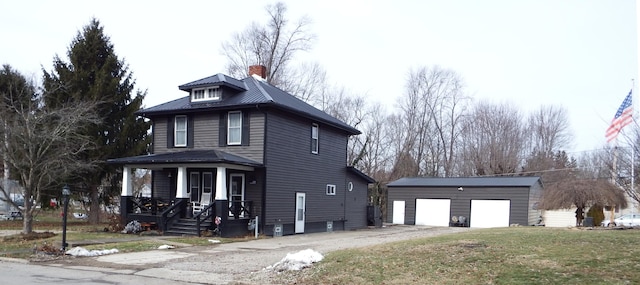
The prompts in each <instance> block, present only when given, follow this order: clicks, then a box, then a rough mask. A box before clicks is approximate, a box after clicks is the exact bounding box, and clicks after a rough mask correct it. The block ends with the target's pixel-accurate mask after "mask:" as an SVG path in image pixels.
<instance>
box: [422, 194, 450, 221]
mask: <svg viewBox="0 0 640 285" xmlns="http://www.w3.org/2000/svg"><path fill="white" fill-rule="evenodd" d="M449 213H451V199H416V225H423V226H435V227H448V226H449Z"/></svg>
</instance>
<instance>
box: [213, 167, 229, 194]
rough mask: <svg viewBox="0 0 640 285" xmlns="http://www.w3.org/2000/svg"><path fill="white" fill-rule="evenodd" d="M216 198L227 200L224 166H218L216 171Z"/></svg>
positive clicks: (225, 170) (225, 169)
mask: <svg viewBox="0 0 640 285" xmlns="http://www.w3.org/2000/svg"><path fill="white" fill-rule="evenodd" d="M216 200H227V168H226V167H218V168H217V171H216Z"/></svg>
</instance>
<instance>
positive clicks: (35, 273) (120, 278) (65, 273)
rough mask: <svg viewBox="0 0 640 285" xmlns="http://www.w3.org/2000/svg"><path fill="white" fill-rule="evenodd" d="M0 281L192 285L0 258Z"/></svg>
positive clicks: (8, 282)
mask: <svg viewBox="0 0 640 285" xmlns="http://www.w3.org/2000/svg"><path fill="white" fill-rule="evenodd" d="M0 276H2V277H1V278H0V280H1V281H0V283H1V284H16V285H17V284H83V285H85V284H86V285H94V284H95V285H105V284H154V285H165V284H166V285H169V284H171V285H173V284H176V285H182V284H194V283H190V282H182V281H175V280H167V279H161V278H156V277H147V276H138V275H134V274H133V272H123V271H120V272H119V271H118V270H109V268H90V267H87V268H84V269H72V268H64V267H61V266H47V265H37V264H26V263H20V262H7V261H0Z"/></svg>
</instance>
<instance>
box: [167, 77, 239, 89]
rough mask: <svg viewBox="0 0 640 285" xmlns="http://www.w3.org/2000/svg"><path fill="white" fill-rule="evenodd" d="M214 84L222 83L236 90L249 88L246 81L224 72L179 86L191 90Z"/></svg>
mask: <svg viewBox="0 0 640 285" xmlns="http://www.w3.org/2000/svg"><path fill="white" fill-rule="evenodd" d="M213 85H222V86H227V87H231V88H233V89H236V90H241V91H244V90H247V88H246V87H245V86H244V83H243V82H242V81H240V80H238V79H235V78H233V77H231V76H227V75H224V74H222V73H218V74H216V75H212V76H209V77H205V78H202V79H198V80H196V81H192V82H189V83H185V84H182V85H180V86H178V88H179V89H180V90H182V91H191V89H193V88H198V87H205V86H213Z"/></svg>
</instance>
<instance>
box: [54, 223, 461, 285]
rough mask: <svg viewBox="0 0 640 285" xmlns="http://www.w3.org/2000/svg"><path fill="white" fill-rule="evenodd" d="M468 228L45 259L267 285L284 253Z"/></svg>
mask: <svg viewBox="0 0 640 285" xmlns="http://www.w3.org/2000/svg"><path fill="white" fill-rule="evenodd" d="M469 230H471V229H469V228H433V227H426V226H405V225H393V226H386V227H383V228H376V229H363V230H357V231H337V232H327V233H315V234H302V235H292V236H284V237H276V238H263V239H258V240H249V241H246V242H235V243H227V244H215V245H213V244H212V245H211V246H185V247H177V248H175V249H169V250H151V251H144V252H135V253H119V254H113V255H105V256H100V257H78V258H66V259H62V260H55V261H50V262H47V263H43V265H49V266H62V267H65V268H68V269H77V270H87V271H108V272H110V273H111V274H130V275H136V276H147V277H155V278H161V279H166V280H175V281H182V282H192V283H198V284H268V283H271V277H272V276H273V275H274V274H275V273H274V272H270V271H269V270H265V268H266V267H268V266H270V265H273V264H275V263H276V262H278V261H280V260H281V259H282V258H283V257H285V256H286V254H287V253H294V252H298V251H300V250H304V249H313V250H315V251H317V252H320V253H322V254H326V253H327V252H330V251H335V250H341V249H347V248H356V247H366V246H371V245H377V244H383V243H388V242H394V241H400V240H407V239H414V238H420V237H429V236H436V235H442V234H450V233H458V232H464V231H469Z"/></svg>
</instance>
